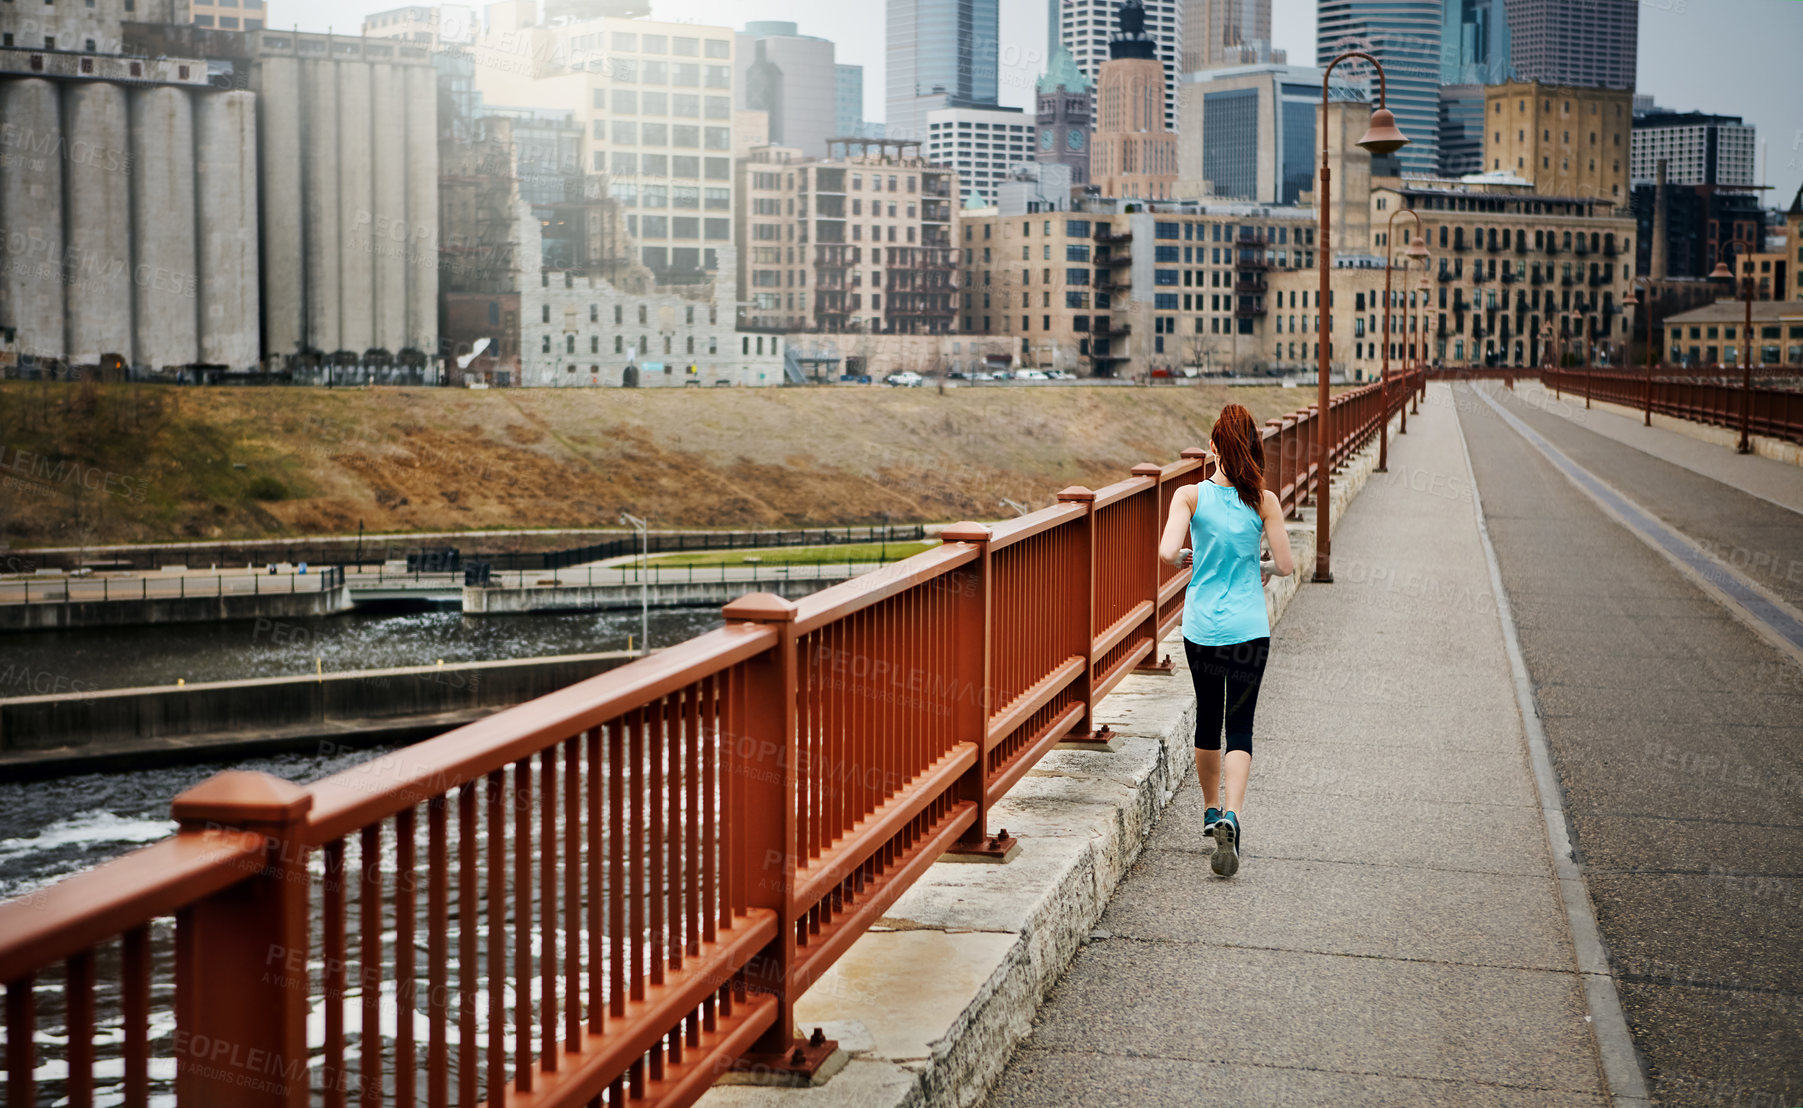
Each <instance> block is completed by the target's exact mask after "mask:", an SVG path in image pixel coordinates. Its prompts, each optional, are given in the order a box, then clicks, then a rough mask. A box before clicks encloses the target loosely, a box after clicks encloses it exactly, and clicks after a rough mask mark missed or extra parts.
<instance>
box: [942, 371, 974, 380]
mask: <svg viewBox="0 0 1803 1108" xmlns="http://www.w3.org/2000/svg"><path fill="white" fill-rule="evenodd" d="M945 379H946V380H947V381H967V380H969V379H970V375H969V374H967V373H965V372H964V371H963V370H961V369H954V370H952V371H951V372H950V373H947V374H946V375H945Z"/></svg>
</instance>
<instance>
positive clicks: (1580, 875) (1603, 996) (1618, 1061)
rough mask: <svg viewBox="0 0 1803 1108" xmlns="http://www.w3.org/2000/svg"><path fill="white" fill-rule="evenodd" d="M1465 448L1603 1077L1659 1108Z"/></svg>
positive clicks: (1633, 1107)
mask: <svg viewBox="0 0 1803 1108" xmlns="http://www.w3.org/2000/svg"><path fill="white" fill-rule="evenodd" d="M1492 406H1494V404H1492ZM1498 411H1499V412H1500V409H1498ZM1459 446H1460V449H1462V450H1464V452H1465V470H1466V481H1467V487H1469V488H1470V489H1471V507H1472V511H1473V513H1474V514H1475V515H1476V517H1477V532H1478V538H1479V540H1480V541H1481V542H1482V544H1483V548H1484V560H1485V562H1486V564H1487V566H1488V568H1489V571H1490V588H1491V591H1492V592H1493V593H1494V594H1495V597H1496V617H1497V620H1498V622H1499V623H1500V624H1501V625H1502V636H1503V648H1504V650H1505V651H1506V652H1507V653H1508V656H1509V674H1510V679H1511V681H1512V682H1513V684H1514V686H1515V702H1516V706H1517V707H1518V708H1519V709H1520V712H1521V730H1522V737H1523V739H1524V740H1525V741H1526V743H1527V747H1528V761H1529V763H1530V764H1531V765H1532V767H1533V771H1534V774H1533V776H1534V788H1535V791H1536V793H1537V794H1538V796H1539V798H1540V811H1541V815H1542V818H1543V819H1544V821H1545V824H1546V839H1547V847H1548V849H1549V850H1550V851H1551V853H1552V859H1553V870H1554V873H1555V875H1556V876H1557V878H1558V882H1559V898H1560V901H1561V902H1562V903H1563V905H1564V907H1565V917H1566V923H1567V925H1568V926H1569V927H1570V929H1571V944H1572V951H1573V954H1574V956H1575V957H1576V960H1577V964H1578V973H1579V975H1580V976H1581V977H1582V978H1583V981H1584V1001H1585V1004H1586V1006H1588V1007H1589V1009H1590V1016H1589V1017H1588V1018H1589V1019H1590V1021H1591V1033H1592V1034H1593V1035H1594V1036H1595V1037H1596V1047H1597V1056H1598V1060H1599V1061H1600V1062H1601V1063H1602V1069H1603V1078H1604V1080H1605V1081H1606V1082H1607V1084H1608V1088H1609V1093H1610V1098H1611V1102H1612V1103H1613V1104H1614V1105H1615V1108H1646V1106H1647V1105H1650V1104H1651V1103H1652V1099H1651V1097H1650V1095H1649V1093H1648V1091H1647V1084H1646V1074H1645V1072H1644V1069H1643V1067H1642V1065H1641V1060H1640V1054H1639V1052H1638V1051H1637V1050H1635V1048H1634V1036H1633V1034H1632V1032H1630V1031H1629V1029H1628V1021H1627V1015H1626V1013H1624V1012H1623V1010H1622V1006H1621V995H1620V993H1619V992H1617V990H1616V988H1615V977H1614V975H1613V974H1612V973H1611V971H1610V969H1609V954H1608V950H1607V948H1606V947H1605V945H1604V943H1603V936H1602V929H1601V928H1600V927H1598V926H1597V922H1596V909H1595V907H1594V906H1593V905H1592V904H1591V901H1590V887H1589V885H1588V884H1587V883H1586V882H1585V880H1584V871H1583V870H1582V869H1581V868H1579V866H1578V864H1577V861H1576V860H1575V858H1574V855H1573V851H1572V847H1571V839H1572V834H1571V818H1570V815H1569V814H1568V813H1567V812H1566V810H1565V792H1564V790H1563V789H1562V788H1561V787H1560V785H1559V775H1558V772H1557V771H1556V770H1555V769H1554V768H1553V759H1552V752H1551V750H1550V748H1549V747H1548V745H1547V741H1546V731H1545V729H1544V728H1542V727H1541V725H1540V707H1539V704H1538V702H1537V701H1536V700H1535V699H1534V684H1533V681H1532V679H1531V678H1530V677H1529V675H1528V668H1527V660H1526V659H1525V658H1523V657H1522V653H1521V641H1520V639H1519V638H1518V637H1517V636H1516V634H1515V614H1514V610H1513V609H1512V608H1511V607H1510V605H1509V594H1508V591H1507V590H1506V589H1505V588H1504V587H1503V579H1502V565H1501V563H1500V562H1498V561H1497V558H1496V547H1495V546H1494V545H1493V544H1492V543H1491V541H1490V527H1489V523H1488V521H1487V520H1486V518H1485V516H1484V503H1483V500H1482V499H1481V498H1480V497H1479V496H1478V491H1477V474H1476V473H1475V472H1473V471H1472V469H1471V451H1470V449H1469V448H1468V447H1467V446H1466V444H1465V430H1464V427H1463V425H1460V427H1459Z"/></svg>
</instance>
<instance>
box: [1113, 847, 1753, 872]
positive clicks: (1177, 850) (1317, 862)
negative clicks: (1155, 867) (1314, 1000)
mask: <svg viewBox="0 0 1803 1108" xmlns="http://www.w3.org/2000/svg"><path fill="white" fill-rule="evenodd" d="M1146 853H1148V854H1189V855H1195V856H1200V857H1207V856H1208V855H1209V854H1211V853H1213V852H1212V851H1208V850H1190V849H1188V848H1186V847H1181V846H1159V847H1147V848H1146ZM1247 857H1255V858H1257V859H1258V860H1259V861H1261V862H1306V863H1308V864H1309V865H1311V866H1364V867H1367V868H1370V869H1387V870H1399V871H1405V872H1408V873H1468V874H1471V875H1472V876H1474V877H1531V876H1534V875H1533V874H1526V873H1516V872H1511V871H1509V870H1500V869H1466V868H1464V867H1463V866H1420V865H1413V866H1411V865H1403V864H1402V863H1400V862H1358V861H1353V860H1352V859H1350V858H1307V857H1303V856H1302V855H1299V854H1265V853H1262V852H1261V853H1259V854H1255V855H1247ZM1591 872H1602V873H1609V872H1624V871H1620V870H1593V871H1591ZM1634 872H1637V873H1638V872H1647V871H1641V870H1636V871H1634ZM1651 872H1655V873H1660V872H1665V871H1662V870H1655V871H1651ZM1696 876H1714V875H1713V874H1710V875H1705V874H1697V875H1696ZM1726 876H1730V877H1734V876H1740V875H1738V874H1727V875H1726ZM1747 876H1751V877H1766V876H1772V877H1784V876H1789V875H1788V874H1748V875H1747Z"/></svg>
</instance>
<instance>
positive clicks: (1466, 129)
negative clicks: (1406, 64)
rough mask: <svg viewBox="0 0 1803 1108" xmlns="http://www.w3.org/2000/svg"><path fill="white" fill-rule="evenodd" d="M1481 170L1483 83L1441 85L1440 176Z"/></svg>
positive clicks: (1462, 174)
mask: <svg viewBox="0 0 1803 1108" xmlns="http://www.w3.org/2000/svg"><path fill="white" fill-rule="evenodd" d="M1483 169H1484V86H1483V85H1441V86H1440V176H1442V177H1463V176H1465V175H1466V174H1467V173H1481V172H1483Z"/></svg>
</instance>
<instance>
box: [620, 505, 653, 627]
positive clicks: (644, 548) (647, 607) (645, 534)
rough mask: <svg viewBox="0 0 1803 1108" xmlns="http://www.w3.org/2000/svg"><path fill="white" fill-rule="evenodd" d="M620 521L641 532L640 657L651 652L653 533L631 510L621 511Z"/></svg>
mask: <svg viewBox="0 0 1803 1108" xmlns="http://www.w3.org/2000/svg"><path fill="white" fill-rule="evenodd" d="M620 522H621V523H625V524H630V525H631V526H632V527H633V529H634V530H636V531H638V533H639V561H640V568H639V657H641V658H642V657H644V656H645V655H646V654H649V653H650V652H651V591H650V589H651V585H650V578H651V535H650V530H649V529H648V528H647V527H646V525H645V521H644V520H642V519H640V518H639V517H638V516H635V515H633V514H632V513H631V512H621V513H620Z"/></svg>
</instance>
